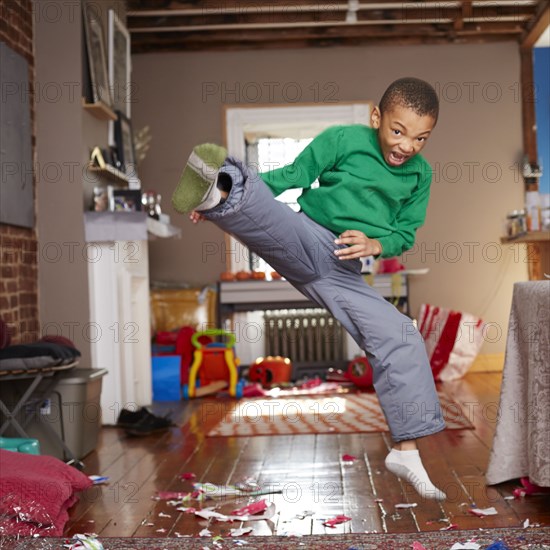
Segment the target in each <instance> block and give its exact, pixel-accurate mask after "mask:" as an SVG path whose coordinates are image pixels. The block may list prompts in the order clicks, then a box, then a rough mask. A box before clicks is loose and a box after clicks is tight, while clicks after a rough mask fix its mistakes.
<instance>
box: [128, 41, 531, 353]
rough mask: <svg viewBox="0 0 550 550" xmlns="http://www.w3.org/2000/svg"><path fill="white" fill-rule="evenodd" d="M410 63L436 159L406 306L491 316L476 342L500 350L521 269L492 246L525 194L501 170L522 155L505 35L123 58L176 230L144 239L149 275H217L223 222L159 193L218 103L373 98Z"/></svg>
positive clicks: (193, 280) (209, 130)
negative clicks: (419, 271) (424, 270)
mask: <svg viewBox="0 0 550 550" xmlns="http://www.w3.org/2000/svg"><path fill="white" fill-rule="evenodd" d="M405 75H413V76H418V77H420V78H424V79H426V80H428V81H429V82H431V83H432V84H433V85H434V86H436V88H437V89H438V91H439V92H440V98H441V117H440V121H439V124H438V126H437V128H436V131H435V133H434V134H433V137H432V138H431V142H430V143H428V145H427V148H426V149H425V153H426V157H427V159H428V160H429V161H430V163H431V164H432V166H434V168H435V175H434V183H433V192H432V199H431V203H430V206H429V210H428V217H427V222H426V225H425V226H424V227H423V228H422V229H421V230H420V231H419V234H418V242H417V247H416V248H415V249H414V250H413V251H412V252H411V253H409V254H406V255H405V259H406V263H407V265H408V266H410V267H429V268H430V272H429V274H428V275H425V276H419V277H416V278H414V279H412V280H411V305H412V311H413V313H414V314H416V313H417V312H418V307H419V305H420V304H421V303H422V302H429V303H433V304H436V305H440V306H448V307H451V308H456V309H460V310H464V311H468V312H470V313H473V314H476V315H482V316H483V318H484V319H485V320H486V321H488V322H491V323H495V324H494V325H492V328H491V330H489V331H488V332H487V334H486V336H487V339H486V342H485V344H484V347H483V350H482V351H483V353H486V354H498V353H501V352H502V351H503V350H504V343H505V335H506V329H507V318H508V313H509V307H510V302H511V294H512V285H513V283H514V282H515V281H518V280H523V279H525V278H526V276H527V275H526V273H527V270H526V265H525V263H524V262H523V260H524V257H523V255H520V256H521V257H520V258H518V255H517V252H518V251H517V250H515V249H514V248H509V247H507V246H505V247H501V246H500V245H499V244H498V243H499V237H500V235H501V234H502V225H503V219H504V216H505V214H506V212H507V211H508V210H511V209H514V208H518V207H521V206H522V203H523V199H522V197H523V190H522V183H521V181H520V180H519V179H518V178H517V173H516V172H515V171H514V170H513V169H511V168H510V167H511V166H513V164H514V163H515V162H517V161H518V160H520V158H521V150H522V140H521V104H520V101H519V97H518V80H519V56H518V49H517V46H516V45H515V44H513V43H503V44H489V45H482V46H481V45H480V46H477V45H463V46H450V45H449V46H414V47H412V46H411V47H399V46H396V47H378V48H375V47H357V48H333V49H311V50H277V51H249V52H208V53H174V54H156V55H155V54H148V55H137V56H134V57H133V81H134V84H135V86H134V91H135V93H134V97H133V100H134V103H133V116H132V118H133V123H134V129H139V128H141V127H142V126H144V125H145V124H148V125H150V127H151V131H152V135H153V140H152V144H151V149H150V152H149V154H148V156H147V158H146V159H145V161H144V162H143V164H142V166H141V167H140V176H141V178H142V183H143V187H144V188H153V189H156V190H158V191H159V192H160V193H161V194H162V195H163V208H164V211H165V212H167V213H169V214H170V215H171V216H172V223H174V224H177V225H179V226H181V227H182V229H183V238H182V239H181V240H162V241H161V240H159V241H155V242H152V243H151V245H150V262H151V279H152V280H153V281H159V280H161V281H174V282H186V283H189V284H192V285H203V284H211V283H215V281H216V280H217V278H218V275H219V273H220V272H221V271H222V270H223V269H224V265H225V263H224V257H223V255H222V254H221V253H220V254H216V255H212V256H209V257H207V258H203V251H204V250H205V247H206V246H207V245H209V246H210V247H213V248H215V249H221V245H222V243H223V235H222V233H221V232H220V231H219V230H217V229H216V228H215V227H213V226H212V225H210V224H207V223H205V224H201V225H200V226H193V225H192V224H191V223H190V222H189V221H188V220H187V219H185V218H182V217H181V216H178V215H177V214H176V213H175V211H174V210H173V209H172V207H171V205H170V195H171V193H172V190H173V188H174V186H175V184H176V183H177V180H178V177H179V174H180V171H181V170H182V167H183V164H184V162H185V159H186V157H187V155H188V153H189V151H190V149H191V148H192V146H193V145H195V144H197V143H200V142H204V141H214V142H220V141H222V140H223V122H222V107H223V105H224V104H241V105H244V104H269V103H276V104H280V103H285V102H286V103H287V104H288V103H291V102H296V101H297V100H299V101H302V102H319V101H321V102H326V103H330V102H332V101H346V102H348V101H354V100H360V101H363V100H373V101H375V102H377V101H378V99H379V98H380V95H381V93H382V92H383V91H384V89H385V87H386V86H387V85H388V84H389V83H390V82H391V81H392V80H394V79H395V78H398V77H400V76H405Z"/></svg>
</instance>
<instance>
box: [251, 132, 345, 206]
mask: <svg viewBox="0 0 550 550" xmlns="http://www.w3.org/2000/svg"><path fill="white" fill-rule="evenodd" d="M339 137H340V129H339V128H338V127H332V128H328V129H327V130H325V131H323V132H321V133H320V134H319V135H318V136H317V137H316V138H315V139H314V140H313V141H312V142H311V143H310V144H309V145H308V146H307V147H306V148H305V149H304V150H303V151H302V152H301V153H300V154H299V155H298V156H297V157H296V159H295V160H294V162H293V163H292V164H289V165H287V166H283V167H282V168H274V169H272V170H269V171H267V172H262V173H260V174H259V175H260V177H261V178H262V179H263V180H264V181H265V183H266V184H267V185H268V187H269V188H270V189H271V191H272V192H273V194H274V195H275V196H278V195H280V194H281V193H282V192H283V191H286V190H287V189H300V188H302V189H305V188H308V187H309V186H310V185H311V184H312V183H313V182H314V181H315V180H316V179H317V178H318V177H319V175H320V174H321V173H322V172H323V171H325V170H326V169H327V168H330V167H332V166H334V164H335V162H336V155H337V149H338V141H339Z"/></svg>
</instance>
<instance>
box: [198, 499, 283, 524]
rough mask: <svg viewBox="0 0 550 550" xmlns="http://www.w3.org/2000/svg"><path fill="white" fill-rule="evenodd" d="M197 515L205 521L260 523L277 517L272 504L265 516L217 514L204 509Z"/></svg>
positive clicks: (212, 510) (211, 509)
mask: <svg viewBox="0 0 550 550" xmlns="http://www.w3.org/2000/svg"><path fill="white" fill-rule="evenodd" d="M195 515H196V516H198V517H201V518H203V519H215V520H217V521H258V520H262V519H271V518H272V517H273V516H274V515H275V504H273V503H271V504H270V505H269V506H268V507H267V508H266V509H265V510H264V513H263V514H258V513H256V514H251V515H246V516H237V515H226V514H220V512H216V511H215V510H214V509H213V508H203V509H202V510H196V511H195Z"/></svg>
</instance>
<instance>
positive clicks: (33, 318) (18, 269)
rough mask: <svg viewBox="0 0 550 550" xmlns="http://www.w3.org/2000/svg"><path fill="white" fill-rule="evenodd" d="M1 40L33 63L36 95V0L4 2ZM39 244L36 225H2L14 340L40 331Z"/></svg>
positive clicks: (1, 262)
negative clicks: (33, 3)
mask: <svg viewBox="0 0 550 550" xmlns="http://www.w3.org/2000/svg"><path fill="white" fill-rule="evenodd" d="M0 41H2V42H4V43H6V44H7V45H8V46H9V47H10V48H12V49H13V50H14V51H16V52H17V53H19V54H21V55H22V56H23V57H24V58H25V59H26V60H27V62H28V63H29V82H30V92H31V98H32V93H33V84H34V53H33V12H32V0H2V1H1V2H0ZM34 121H35V117H34V108H33V107H32V106H31V124H32V128H33V136H32V145H33V156H34V148H35V140H36V138H35V131H34V125H35V123H34ZM2 183H3V182H2ZM35 186H36V182H35ZM37 247H38V243H37V238H36V230H35V229H34V228H33V229H27V228H22V227H15V226H10V225H5V224H0V316H1V317H2V318H3V320H4V321H6V323H8V326H9V330H10V333H11V337H12V343H17V342H31V341H33V340H36V338H37V337H38V334H39V320H38V269H37Z"/></svg>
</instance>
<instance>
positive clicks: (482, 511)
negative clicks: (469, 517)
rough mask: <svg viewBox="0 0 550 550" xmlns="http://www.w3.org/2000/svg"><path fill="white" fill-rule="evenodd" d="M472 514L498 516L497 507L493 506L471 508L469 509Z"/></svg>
mask: <svg viewBox="0 0 550 550" xmlns="http://www.w3.org/2000/svg"><path fill="white" fill-rule="evenodd" d="M468 512H470V514H473V515H474V516H480V517H481V516H496V515H497V514H498V512H497V510H496V508H495V507H494V506H491V507H490V508H470V509H469V510H468Z"/></svg>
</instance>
